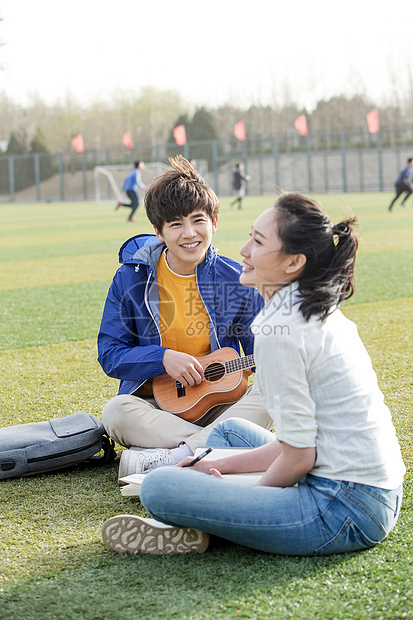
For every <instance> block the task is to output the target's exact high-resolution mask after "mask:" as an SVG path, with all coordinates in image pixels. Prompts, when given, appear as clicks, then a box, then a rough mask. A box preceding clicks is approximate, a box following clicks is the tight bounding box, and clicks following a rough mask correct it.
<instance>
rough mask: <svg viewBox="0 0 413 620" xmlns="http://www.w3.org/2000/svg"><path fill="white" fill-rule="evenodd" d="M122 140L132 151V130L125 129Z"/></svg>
mask: <svg viewBox="0 0 413 620" xmlns="http://www.w3.org/2000/svg"><path fill="white" fill-rule="evenodd" d="M122 142H123V144H124V145H125V146H126V148H128V149H129V150H130V151H131V150H132V148H133V142H132V136H131V135H130V131H125V133H124V134H123V138H122Z"/></svg>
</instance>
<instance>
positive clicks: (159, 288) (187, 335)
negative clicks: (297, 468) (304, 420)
mask: <svg viewBox="0 0 413 620" xmlns="http://www.w3.org/2000/svg"><path fill="white" fill-rule="evenodd" d="M170 161H171V164H172V167H173V169H172V170H170V171H168V172H166V173H165V174H163V175H162V176H160V177H158V178H157V179H155V181H154V182H153V183H152V184H151V185H150V186H149V187H148V189H147V192H146V197H145V206H146V212H147V215H148V218H149V220H150V222H151V223H152V224H153V226H154V229H155V235H137V236H136V237H133V238H132V239H130V240H129V241H127V242H126V243H125V244H124V245H123V246H122V248H121V250H120V254H119V256H120V262H121V263H123V265H122V266H121V267H120V268H119V269H118V271H117V273H116V274H115V277H114V279H113V282H112V285H111V287H110V289H109V293H108V296H107V300H106V304H105V308H104V311H103V317H102V324H101V328H100V332H99V336H98V351H99V357H98V359H99V362H100V364H101V366H102V368H103V370H104V371H105V372H106V374H108V375H109V376H111V377H115V378H117V379H120V387H119V394H118V396H115V397H114V398H113V399H112V400H110V401H109V402H108V403H107V405H106V407H105V408H104V410H103V417H102V419H103V422H104V425H105V428H106V430H107V432H108V434H109V435H110V436H111V437H113V438H114V439H115V440H116V441H117V442H118V443H120V444H121V445H123V446H125V447H126V448H129V449H128V450H124V451H123V452H122V455H121V461H120V467H119V477H122V476H125V475H129V474H131V473H137V472H140V471H145V470H147V469H153V468H155V467H159V466H162V465H174V464H176V463H178V462H179V461H181V460H182V459H183V458H185V456H187V455H191V454H193V452H194V450H195V448H196V447H197V446H202V445H205V441H206V438H207V437H208V435H209V433H210V432H211V430H212V428H213V427H214V426H215V425H216V424H217V423H218V422H220V421H222V420H224V419H226V418H229V417H238V418H244V419H247V420H251V421H253V422H255V423H257V424H259V425H260V426H262V427H264V428H271V427H272V421H271V420H270V418H269V416H268V413H267V412H266V410H265V409H264V406H263V404H262V402H261V398H260V395H259V393H258V390H256V389H254V387H253V386H250V387H249V388H248V390H247V392H246V394H245V395H244V396H242V398H240V399H239V400H238V402H236V403H235V404H233V405H232V406H231V405H228V404H227V405H220V406H215V407H214V408H213V409H211V410H210V411H208V412H207V413H206V414H205V415H203V417H201V419H199V420H197V421H196V422H195V423H194V422H189V421H187V420H185V419H182V418H181V417H179V416H178V415H174V414H172V413H168V412H166V411H164V410H162V409H161V408H160V407H159V406H158V404H157V402H156V400H155V398H154V395H153V390H152V379H153V378H154V377H157V376H159V375H164V374H168V375H169V376H170V377H171V378H172V379H174V380H175V381H178V382H179V383H181V384H182V386H183V388H184V389H185V388H188V387H190V386H194V385H199V384H200V383H201V382H202V381H203V379H204V371H203V367H202V365H201V364H200V362H199V360H198V359H197V358H199V357H204V356H206V355H208V354H210V353H211V352H214V351H216V350H217V349H220V348H222V347H231V348H232V349H235V350H236V351H237V352H238V353H239V352H240V347H242V350H243V351H244V353H245V354H246V355H249V354H251V353H252V352H253V336H252V334H251V331H250V324H251V322H252V320H253V319H254V317H255V315H256V314H257V313H258V312H259V310H260V309H261V308H262V306H263V300H262V298H261V297H260V295H259V294H258V293H257V292H256V291H255V290H254V289H250V288H246V287H244V286H241V284H240V283H239V275H240V273H241V271H242V267H241V265H240V264H239V263H237V262H236V261H234V260H232V259H230V258H226V257H223V256H219V255H218V254H217V253H216V252H215V250H214V248H213V247H212V246H211V240H212V235H213V234H214V232H215V231H216V228H217V222H218V211H219V202H218V198H217V197H216V195H215V193H214V192H213V191H212V190H211V189H210V188H209V187H208V186H207V185H206V184H205V182H204V180H203V178H202V177H201V176H200V175H199V173H198V172H197V171H196V170H195V169H194V168H193V167H192V166H191V165H190V164H189V162H187V161H186V160H185V159H184V158H183V157H181V156H178V157H176V158H175V159H171V160H170Z"/></svg>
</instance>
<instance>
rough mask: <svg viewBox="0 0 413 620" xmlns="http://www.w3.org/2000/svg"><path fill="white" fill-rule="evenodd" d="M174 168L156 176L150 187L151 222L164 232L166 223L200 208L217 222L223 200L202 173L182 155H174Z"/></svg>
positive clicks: (147, 205) (147, 203)
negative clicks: (221, 200)
mask: <svg viewBox="0 0 413 620" xmlns="http://www.w3.org/2000/svg"><path fill="white" fill-rule="evenodd" d="M169 162H170V164H171V166H172V170H168V172H165V173H164V174H162V175H161V176H160V177H158V178H157V179H155V180H154V181H153V182H152V183H151V184H150V185H149V186H148V187H147V189H146V193H145V208H146V214H147V216H148V219H149V221H150V222H151V224H153V226H155V228H156V230H158V231H159V232H160V233H161V232H162V228H163V225H164V224H165V222H173V221H174V220H176V219H179V218H181V217H185V216H187V215H189V214H190V213H192V212H193V211H195V209H200V210H201V211H204V212H205V213H206V214H207V216H208V217H209V218H210V219H211V220H212V221H214V220H215V216H216V215H217V214H218V212H219V206H220V205H219V200H218V198H217V196H216V194H215V192H214V191H213V190H212V189H211V188H210V187H208V185H207V184H206V183H205V181H204V179H203V178H202V176H201V175H200V174H199V172H197V170H195V168H194V167H193V166H191V164H190V163H189V161H187V160H186V159H185V158H184V157H182V155H178V156H177V157H174V158H172V157H170V158H169Z"/></svg>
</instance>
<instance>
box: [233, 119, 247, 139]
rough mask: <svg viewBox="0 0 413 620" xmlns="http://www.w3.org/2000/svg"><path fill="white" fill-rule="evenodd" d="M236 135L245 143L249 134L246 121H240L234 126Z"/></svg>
mask: <svg viewBox="0 0 413 620" xmlns="http://www.w3.org/2000/svg"><path fill="white" fill-rule="evenodd" d="M234 134H235V137H236V138H237V140H240V141H241V142H244V140H246V139H247V134H246V133H245V124H244V121H238V123H235V125H234Z"/></svg>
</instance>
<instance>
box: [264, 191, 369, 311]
mask: <svg viewBox="0 0 413 620" xmlns="http://www.w3.org/2000/svg"><path fill="white" fill-rule="evenodd" d="M274 207H275V210H276V215H275V217H276V221H277V226H278V236H279V237H280V239H281V241H282V244H283V250H284V251H285V252H287V253H288V254H304V255H305V256H306V259H307V260H306V264H305V266H304V270H303V271H302V273H301V274H300V276H299V277H298V278H297V280H298V283H299V291H300V293H301V295H302V297H303V301H302V302H301V305H300V310H301V312H302V314H303V315H304V317H305V318H306V319H307V321H308V320H309V318H310V317H311V316H312V315H314V314H315V315H318V316H320V318H321V320H322V321H324V320H325V319H326V317H327V316H328V315H329V314H330V313H331V312H332V311H333V310H334V307H335V306H338V305H339V304H341V303H342V302H343V301H344V300H345V299H348V298H349V297H351V296H352V295H353V293H354V265H355V260H356V252H357V247H358V235H357V233H356V231H355V229H354V225H355V224H356V223H357V220H356V218H355V217H354V216H353V215H351V216H350V217H349V218H348V219H347V220H344V221H342V222H340V223H339V224H332V222H331V221H330V218H329V217H328V215H327V214H326V213H325V211H324V210H323V208H322V207H321V206H320V205H319V204H317V203H316V202H315V201H314V200H311V199H310V198H307V197H306V196H303V195H302V194H283V195H282V196H280V198H278V200H277V202H276V203H275V205H274Z"/></svg>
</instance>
